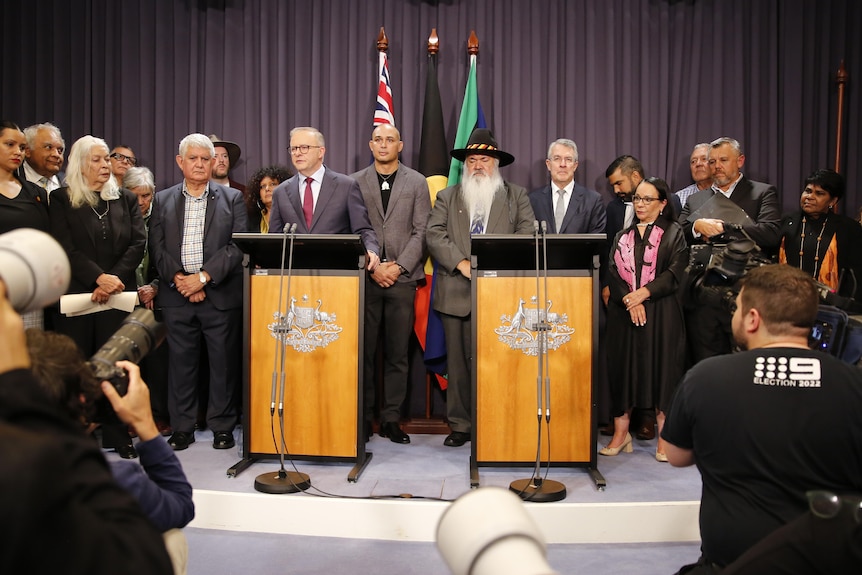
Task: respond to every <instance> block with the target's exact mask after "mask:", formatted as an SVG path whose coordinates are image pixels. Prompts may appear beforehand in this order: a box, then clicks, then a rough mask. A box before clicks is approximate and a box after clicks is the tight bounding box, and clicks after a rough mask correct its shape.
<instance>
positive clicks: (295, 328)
mask: <svg viewBox="0 0 862 575" xmlns="http://www.w3.org/2000/svg"><path fill="white" fill-rule="evenodd" d="M294 237H295V239H294V244H293V257H292V273H291V274H290V276H289V277H288V276H287V268H288V267H289V266H288V260H289V254H290V237H289V236H287V244H286V246H287V250H286V251H285V258H284V262H283V265H282V250H283V247H284V245H285V244H284V242H285V236H284V235H282V234H234V236H233V238H234V242H235V243H236V244H237V245H238V246H239V247H240V249H242V250H243V252H245V254H246V257H245V258H244V261H243V265H244V267H245V278H244V282H243V299H244V301H243V306H244V313H243V317H244V326H243V351H244V354H243V432H244V433H243V438H242V440H243V457H244V458H243V460H242V461H240V462H239V463H237V464H236V465H234V466H233V467H232V468H230V469H229V470H228V475H237V474H238V473H240V472H241V471H242V470H243V469H245V468H246V467H248V466H249V465H250V464H251V463H253V462H254V461H256V460H258V459H274V458H278V457H279V445H280V438H279V435H280V431H279V421H278V408H277V407H276V410H275V415H274V416H271V410H272V403H273V400H272V397H273V395H272V394H273V391H272V390H273V387H274V386H277V387H281V386H280V385H277V384H276V383H274V382H277V381H278V380H279V379H280V373H281V367H280V365H278V362H279V359H280V357H281V356H280V355H278V354H279V353H280V346H281V344H282V342H283V343H284V344H285V348H284V349H285V353H284V373H285V376H284V386H283V388H284V391H283V398H284V400H283V406H284V440H285V444H286V446H287V453H286V455H285V459H299V460H308V461H326V462H352V463H354V464H355V465H354V467H353V469H352V470H351V471H350V473H349V474H348V477H347V479H348V481H351V482H355V481H356V480H357V479H358V477H359V475H360V474H361V473H362V470H363V469H364V468H365V465H366V464H367V463H368V462H369V461H370V460H371V457H372V454H371V453H370V452H366V451H365V437H364V435H363V432H362V430H361V428H362V348H363V337H362V335H363V318H364V312H363V310H364V296H365V267H364V262H365V248H364V247H363V244H362V241H361V240H360V238H359V236H358V235H305V234H303V235H295V236H294ZM280 291H281V294H282V301H281V302H279V292H280ZM279 313H280V314H281V317H282V318H285V319H284V321H282V322H279V321H278V318H279ZM288 327H289V329H288ZM281 393H282V392H281V391H279V393H278V397H276V398H275V404H276V406H278V404H279V403H281ZM273 430H274V434H275V437H276V441H277V442H278V443H274V442H273Z"/></svg>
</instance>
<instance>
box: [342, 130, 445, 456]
mask: <svg viewBox="0 0 862 575" xmlns="http://www.w3.org/2000/svg"><path fill="white" fill-rule="evenodd" d="M368 147H369V148H371V153H372V154H373V156H374V163H373V164H372V165H370V166H368V167H367V168H365V169H364V170H360V171H358V172H356V173H355V174H353V175H352V176H351V177H353V178H355V179H356V181H357V182H358V183H359V189H360V190H361V191H362V197H363V199H364V200H365V205H366V206H367V208H368V217H369V219H370V220H371V226H372V227H373V228H374V233H375V234H376V235H377V240H378V242H379V243H380V265H378V266H377V267H376V268H375V269H374V271H373V272H371V273H370V274H369V275H368V282H367V284H366V287H365V348H364V364H363V365H364V374H363V375H364V377H363V382H364V386H365V390H364V391H365V397H364V408H365V437H366V440H367V439H368V438H369V437H370V435H371V418H372V413H373V408H374V402H375V385H374V384H375V382H374V358H375V356H376V354H377V340H378V337H379V335H380V328H381V326H382V325H383V321H384V320H385V322H386V323H385V328H384V329H383V404H382V406H381V408H380V436H381V437H388V438H389V440H390V441H392V442H393V443H410V437H409V436H408V435H407V434H406V433H404V432H403V431H402V430H401V428H400V427H399V425H398V422H399V420H400V418H401V406H402V404H403V403H404V400H405V398H406V397H407V385H408V381H407V378H408V368H409V363H408V359H407V357H408V356H407V348H408V344H409V342H410V333H411V332H412V331H413V319H414V307H413V305H414V300H415V298H416V284H417V282H418V280H419V279H424V278H425V272H424V270H423V263H424V261H425V225H426V224H427V223H428V214H429V213H430V212H431V196H430V194H429V193H428V182H427V181H426V180H425V177H424V176H423V175H422V174H420V173H419V172H417V171H415V170H411V169H410V168H408V167H407V166H405V165H404V164H402V163H401V162H399V161H398V154H399V153H400V152H401V150H402V148H403V147H404V142H402V141H401V134H400V132H399V131H398V129H397V128H395V126H392V125H390V124H381V125H379V126H377V127H376V128H374V131H373V132H372V133H371V141H370V142H369V143H368Z"/></svg>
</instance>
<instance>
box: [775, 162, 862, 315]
mask: <svg viewBox="0 0 862 575" xmlns="http://www.w3.org/2000/svg"><path fill="white" fill-rule="evenodd" d="M844 189H845V186H844V177H843V176H842V175H841V174H839V173H837V172H834V171H832V170H817V171H815V172H813V173H812V174H811V175H810V176H808V177H807V178H806V179H805V187H804V188H803V190H802V195H801V196H800V198H799V207H800V210H798V211H794V212H793V213H791V214H787V215H785V216H784V218H783V219H782V221H781V250H780V252H779V256H778V258H779V262H780V263H783V264H789V265H792V266H794V267H798V268H799V269H801V270H803V271H805V272H806V273H808V274H809V275H810V276H811V277H813V278H814V279H815V280H817V281H818V282H820V283H822V284H824V285H826V286H828V287H829V288H830V289H832V290H833V291H837V292H838V294H839V295H842V296H846V297H852V298H854V299H859V297H860V296H862V225H860V224H859V222H858V221H856V220H854V219H853V218H849V217H847V216H842V215H841V214H838V213H836V212H835V205H836V204H837V203H838V202H839V200H841V198H842V197H844ZM851 272H852V274H851ZM839 280H842V281H841V283H840V285H839Z"/></svg>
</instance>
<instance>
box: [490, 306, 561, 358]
mask: <svg viewBox="0 0 862 575" xmlns="http://www.w3.org/2000/svg"><path fill="white" fill-rule="evenodd" d="M536 301H537V299H536V296H533V297H532V298H530V304H531V305H532V307H529V306H527V307H525V306H524V304H525V303H526V302H525V301H524V299H523V298H519V299H518V308H517V309H516V310H515V313H513V314H511V315H507V314H503V315H501V316H500V321H502V322H503V325H501V326H500V327H498V328H495V329H494V333H496V334H497V338H498V339H499V340H500V341H501V342H503V343H504V344H506V345H508V346H509V347H510V348H511V349H513V350H519V349H520V350H521V351H522V352H523V353H524V354H526V355H538V352H539V335H540V333H542V334H544V336H545V338H546V343H545V345H546V346H547V349H548V350H549V351H550V350H554V349H557V348H558V347H560V346H561V345H563V344H564V343H566V342H568V341H569V340H570V339H571V338H572V334H573V333H575V329H574V328H571V327H569V326H567V325H566V322H567V321H569V316H568V314H565V313H558V312H552V311H551V305H552V302H551V300H547V306H546V307H545V309H544V310H540V309H538V306H537V305H536Z"/></svg>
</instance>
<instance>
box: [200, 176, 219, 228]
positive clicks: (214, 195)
mask: <svg viewBox="0 0 862 575" xmlns="http://www.w3.org/2000/svg"><path fill="white" fill-rule="evenodd" d="M220 195H221V194H220V190H219V189H218V188H216V187H215V184H213V183H212V182H210V185H209V193H207V205H206V211H204V241H206V237H207V236H208V235H209V231H210V225H211V224H212V222H213V218H214V217H215V211H216V206H218V198H219V196H220Z"/></svg>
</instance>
